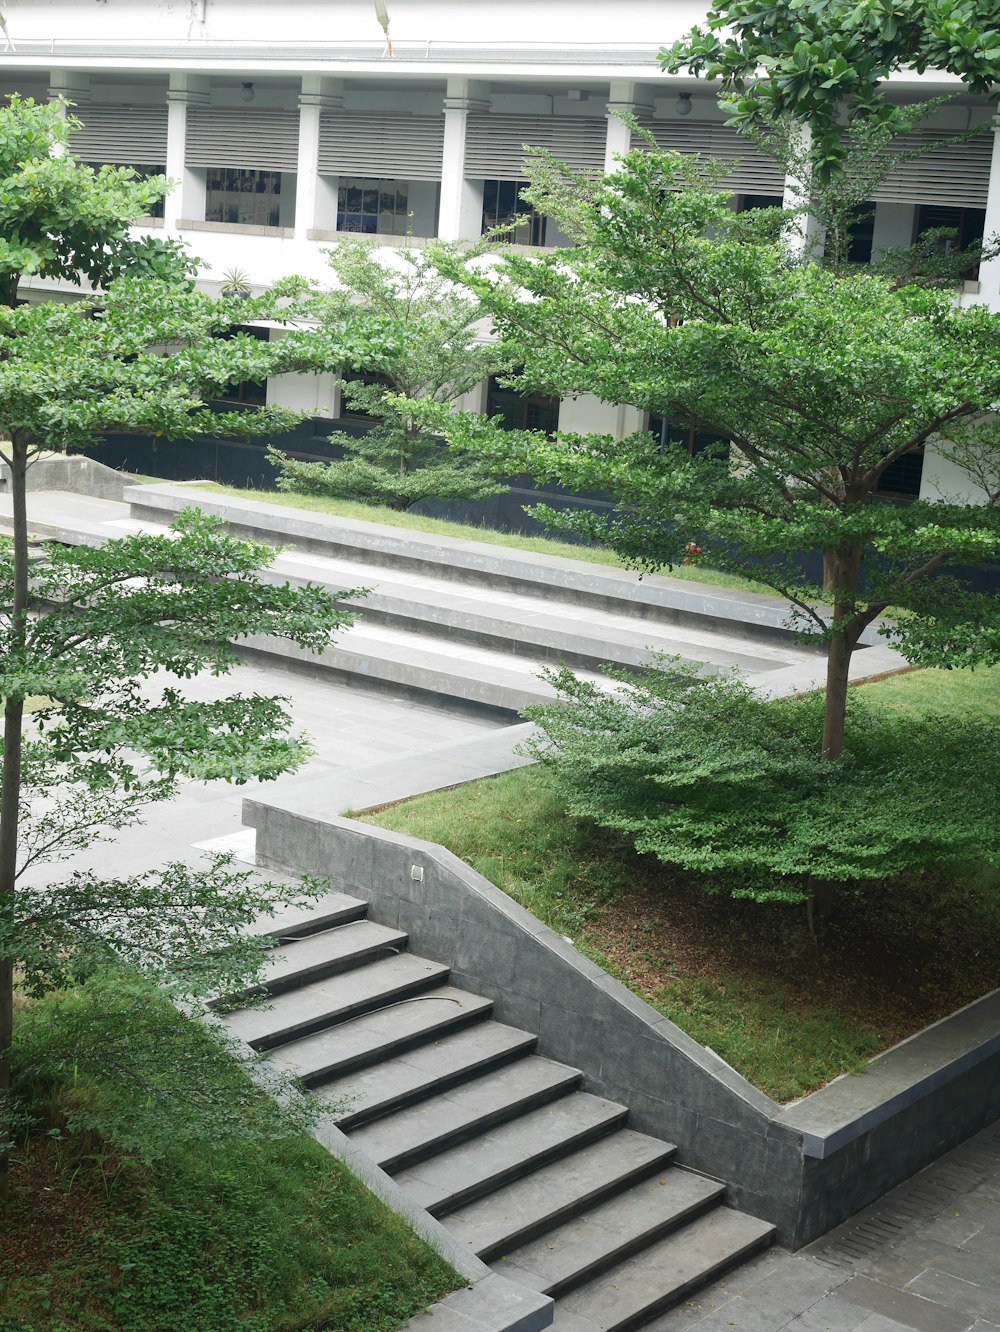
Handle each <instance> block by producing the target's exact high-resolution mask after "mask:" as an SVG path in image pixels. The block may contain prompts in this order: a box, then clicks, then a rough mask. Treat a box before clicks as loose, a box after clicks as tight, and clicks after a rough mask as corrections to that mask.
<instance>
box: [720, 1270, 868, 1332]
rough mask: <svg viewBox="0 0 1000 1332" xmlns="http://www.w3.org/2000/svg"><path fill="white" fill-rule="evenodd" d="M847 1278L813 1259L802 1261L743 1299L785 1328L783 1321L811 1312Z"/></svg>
mask: <svg viewBox="0 0 1000 1332" xmlns="http://www.w3.org/2000/svg"><path fill="white" fill-rule="evenodd" d="M847 1279H849V1278H848V1274H847V1273H842V1272H837V1271H832V1270H831V1269H830V1268H829V1267H826V1266H825V1265H824V1264H822V1263H817V1262H814V1261H812V1260H811V1259H809V1258H799V1259H796V1260H795V1261H794V1262H791V1263H788V1264H787V1265H786V1266H785V1267H784V1268H781V1269H779V1270H777V1271H775V1272H773V1273H772V1274H771V1275H770V1276H768V1277H766V1278H765V1279H764V1280H763V1281H758V1282H757V1283H756V1284H755V1285H753V1286H751V1287H750V1288H749V1289H748V1290H746V1291H744V1293H743V1295H742V1296H741V1298H742V1299H743V1300H745V1301H746V1303H747V1304H748V1305H751V1306H752V1307H753V1308H755V1309H759V1310H760V1311H761V1312H762V1313H766V1314H768V1315H770V1316H771V1317H772V1318H773V1319H775V1320H776V1326H778V1327H781V1326H782V1325H783V1321H787V1320H788V1319H790V1318H793V1317H795V1316H796V1315H797V1314H800V1313H801V1312H802V1311H803V1310H804V1309H808V1308H809V1307H810V1306H811V1305H813V1304H815V1303H816V1302H817V1301H818V1300H821V1299H823V1298H824V1296H826V1295H828V1294H829V1293H830V1292H831V1291H832V1290H833V1289H835V1288H836V1287H837V1286H839V1285H842V1284H843V1282H844V1281H845V1280H847ZM782 1320H783V1321H782Z"/></svg>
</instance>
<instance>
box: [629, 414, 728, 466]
mask: <svg viewBox="0 0 1000 1332" xmlns="http://www.w3.org/2000/svg"><path fill="white" fill-rule="evenodd" d="M646 429H647V430H648V431H649V432H650V434H652V435H654V436H655V437H656V439H657V441H658V443H659V445H660V451H661V452H663V451H665V450H666V449H667V448H668V447H669V446H671V445H675V446H676V445H680V447H681V448H682V449H683V450H684V452H685V453H689V454H690V455H691V457H692V458H693V457H694V456H695V454H697V453H704V452H705V450H706V449H708V448H709V447H710V446H711V445H713V444H719V445H722V447H721V448H717V449H715V450H714V452H715V453H716V454H718V455H720V456H724V455H725V454H727V453H728V452H729V441H728V440H727V439H726V437H725V436H724V435H713V434H712V433H711V431H709V430H693V429H691V428H690V427H688V426H679V425H671V424H670V422H669V421H668V420H667V418H666V417H665V416H660V415H659V414H658V413H656V412H650V414H649V424H648V425H647V426H646Z"/></svg>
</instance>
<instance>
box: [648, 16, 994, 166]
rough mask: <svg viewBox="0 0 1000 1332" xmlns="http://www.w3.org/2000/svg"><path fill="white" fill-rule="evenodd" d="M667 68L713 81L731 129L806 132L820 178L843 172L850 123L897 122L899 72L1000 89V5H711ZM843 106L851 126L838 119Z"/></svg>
mask: <svg viewBox="0 0 1000 1332" xmlns="http://www.w3.org/2000/svg"><path fill="white" fill-rule="evenodd" d="M660 63H661V66H662V68H663V69H665V70H666V71H668V72H669V73H673V74H676V73H678V72H679V71H681V70H686V71H688V72H689V73H691V74H694V75H703V76H704V77H706V78H708V79H710V80H713V81H717V86H718V88H719V91H720V92H722V93H723V94H732V95H735V98H736V101H735V104H734V106H733V123H735V124H737V125H738V126H740V127H744V128H746V127H751V126H753V125H754V123H755V122H756V121H757V120H758V118H759V116H760V115H761V113H762V112H766V113H767V114H768V115H770V116H771V117H775V116H778V117H780V116H790V117H792V118H793V119H795V120H797V121H799V122H800V123H803V124H806V125H808V126H809V129H810V132H811V135H812V146H811V152H812V154H813V158H814V161H815V162H816V164H817V167H818V168H819V170H820V172H821V174H822V175H823V176H824V177H829V176H831V175H836V174H837V173H838V172H839V171H840V170H841V169H842V163H843V155H844V150H845V135H846V132H847V129H848V128H849V125H850V123H851V122H854V121H856V120H865V121H870V122H875V123H877V124H891V123H892V122H893V121H894V118H895V116H896V113H897V108H896V107H895V106H894V105H893V102H892V101H891V99H890V98H889V97H888V96H887V89H886V87H885V84H886V80H887V79H888V78H889V76H890V75H891V74H893V73H898V72H900V71H902V70H913V71H915V72H917V73H918V74H923V73H924V72H925V71H926V70H928V69H931V70H940V71H941V72H942V73H945V74H952V75H956V76H957V77H958V78H960V79H962V80H963V82H964V83H965V84H966V86H967V88H968V90H969V91H970V92H973V93H978V94H988V95H995V90H996V85H997V84H998V83H1000V4H998V3H997V0H860V2H859V0H773V2H772V3H759V0H715V3H714V4H713V5H712V6H711V8H710V9H709V11H708V15H707V17H706V19H705V21H704V22H703V23H701V24H698V25H697V26H696V27H694V28H692V29H691V31H690V32H689V33H688V34H687V35H686V36H684V37H682V38H680V39H679V40H678V41H676V42H674V43H673V44H672V45H671V46H669V47H667V48H666V49H665V50H663V51H662V52H661V53H660ZM845 104H846V107H847V112H848V115H847V123H845V121H844V120H843V119H842V118H841V109H842V107H843V106H844V105H845Z"/></svg>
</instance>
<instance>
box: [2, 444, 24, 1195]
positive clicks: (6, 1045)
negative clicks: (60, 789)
mask: <svg viewBox="0 0 1000 1332" xmlns="http://www.w3.org/2000/svg"><path fill="white" fill-rule="evenodd" d="M27 464H28V445H27V442H26V441H25V440H23V439H22V440H18V438H17V436H16V435H15V437H14V440H13V441H12V444H11V468H10V471H11V483H10V484H11V500H12V503H13V525H14V600H13V605H12V606H11V649H12V654H13V655H20V652H19V648H20V646H21V644H23V641H24V637H25V633H26V630H27V606H28V517H27V508H26V496H25V491H26V481H27ZM23 723H24V699H23V697H15V698H6V699H5V700H4V730H3V769H2V771H3V789H2V796H0V919H3V920H4V921H5V922H9V921H10V920H12V919H13V915H14V889H15V882H16V875H17V832H18V813H19V806H20V800H21V732H22V727H23ZM13 1030H14V963H13V959H11V958H7V959H4V960H2V961H0V1100H3V1099H4V1094H5V1093H7V1092H9V1091H10V1087H11V1077H12V1072H13V1070H12V1066H11V1041H12V1036H13ZM8 1193H9V1161H8V1155H7V1153H6V1152H4V1153H0V1199H4V1198H6V1197H7V1196H8Z"/></svg>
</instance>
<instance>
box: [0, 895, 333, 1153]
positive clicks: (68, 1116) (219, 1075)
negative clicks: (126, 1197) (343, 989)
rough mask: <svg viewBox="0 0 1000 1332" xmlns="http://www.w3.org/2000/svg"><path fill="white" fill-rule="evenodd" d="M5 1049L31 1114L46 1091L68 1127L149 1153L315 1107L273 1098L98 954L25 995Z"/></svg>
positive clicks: (218, 1043) (148, 984)
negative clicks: (52, 984)
mask: <svg viewBox="0 0 1000 1332" xmlns="http://www.w3.org/2000/svg"><path fill="white" fill-rule="evenodd" d="M189 874H190V871H189ZM154 909H155V908H154ZM210 909H211V905H210ZM189 910H190V906H189ZM234 914H235V913H234ZM140 930H141V922H140ZM197 932H198V931H197V927H195V931H194V933H195V934H197ZM150 942H152V941H150ZM192 942H198V940H197V939H195V940H192ZM131 952H132V956H133V958H134V957H135V956H137V955H138V954H139V952H140V949H139V948H138V946H137V945H135V944H134V945H133V946H132V949H131ZM154 965H155V967H156V968H157V969H159V968H160V966H161V964H160V963H156V964H154ZM164 969H166V968H164ZM139 1014H141V1017H137V1015H139ZM14 1053H15V1067H16V1070H17V1073H16V1078H15V1082H14V1088H13V1090H14V1095H15V1098H16V1101H17V1102H19V1103H20V1105H21V1106H22V1107H23V1113H24V1114H25V1116H27V1117H28V1118H29V1120H36V1121H37V1120H38V1119H39V1117H40V1116H41V1117H43V1118H44V1117H45V1116H46V1115H50V1114H51V1112H52V1107H51V1106H50V1105H49V1103H48V1100H47V1098H50V1097H53V1096H55V1098H56V1101H57V1103H58V1105H59V1107H60V1108H61V1117H62V1118H63V1119H64V1121H65V1128H66V1131H67V1132H69V1133H73V1134H82V1133H96V1134H98V1135H99V1136H100V1137H102V1138H104V1139H106V1140H107V1141H108V1142H111V1143H114V1145H115V1147H116V1148H118V1149H119V1150H121V1151H124V1152H128V1153H131V1154H134V1155H136V1156H138V1157H139V1158H140V1159H141V1160H142V1161H144V1162H146V1163H147V1164H148V1163H150V1162H152V1161H157V1160H162V1159H163V1158H164V1157H166V1156H170V1155H177V1154H178V1153H180V1152H184V1151H189V1150H190V1149H191V1148H192V1147H193V1146H194V1145H195V1144H197V1143H199V1142H228V1141H257V1140H260V1139H264V1138H268V1139H271V1138H280V1137H288V1136H290V1135H292V1134H295V1133H300V1132H303V1131H304V1130H305V1129H306V1128H308V1126H309V1125H310V1123H311V1122H312V1120H313V1119H314V1118H315V1108H314V1107H313V1106H311V1105H310V1103H309V1102H308V1101H306V1100H305V1099H304V1098H301V1097H296V1096H295V1095H292V1094H287V1095H285V1096H283V1097H282V1098H281V1099H282V1102H283V1104H279V1102H278V1100H277V1099H275V1098H274V1097H272V1096H270V1095H264V1094H263V1093H262V1092H261V1091H260V1090H259V1089H258V1088H257V1087H255V1085H254V1083H253V1082H252V1081H251V1079H250V1078H249V1076H248V1075H247V1072H246V1070H245V1069H244V1067H243V1065H242V1062H241V1060H240V1059H239V1057H238V1056H237V1054H236V1044H235V1042H230V1041H227V1040H226V1038H225V1037H224V1036H223V1035H222V1034H220V1030H219V1029H218V1028H216V1027H212V1028H209V1027H206V1026H204V1025H203V1024H202V1023H200V1022H198V1021H195V1020H193V1019H192V1018H190V1017H186V1016H184V1014H183V1013H182V1012H181V1011H180V1010H179V1009H178V1008H177V1007H176V1005H175V1004H174V1003H173V1002H172V1001H171V999H170V998H169V997H168V996H167V994H166V993H164V992H163V991H162V990H159V989H158V988H157V986H156V985H155V984H154V983H153V982H152V980H150V979H149V978H148V977H144V976H141V975H139V974H138V973H130V972H128V971H125V970H122V969H120V968H115V969H108V965H107V963H106V964H105V967H104V969H103V970H98V971H95V972H93V973H92V974H91V975H90V976H89V977H87V978H86V980H85V983H83V984H81V985H79V986H77V987H75V988H69V989H66V990H62V991H58V992H55V993H51V994H49V995H48V996H47V997H46V998H44V999H43V1000H42V1001H41V1002H38V1003H33V1004H29V1005H27V1007H26V1008H25V1010H24V1014H23V1017H22V1019H21V1022H20V1023H19V1024H18V1031H17V1035H16V1037H15V1043H14ZM281 1085H282V1086H283V1087H284V1086H285V1084H281ZM278 1086H279V1083H278V1080H277V1079H275V1089H276V1090H277V1089H278ZM287 1086H288V1088H289V1089H290V1084H287Z"/></svg>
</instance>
